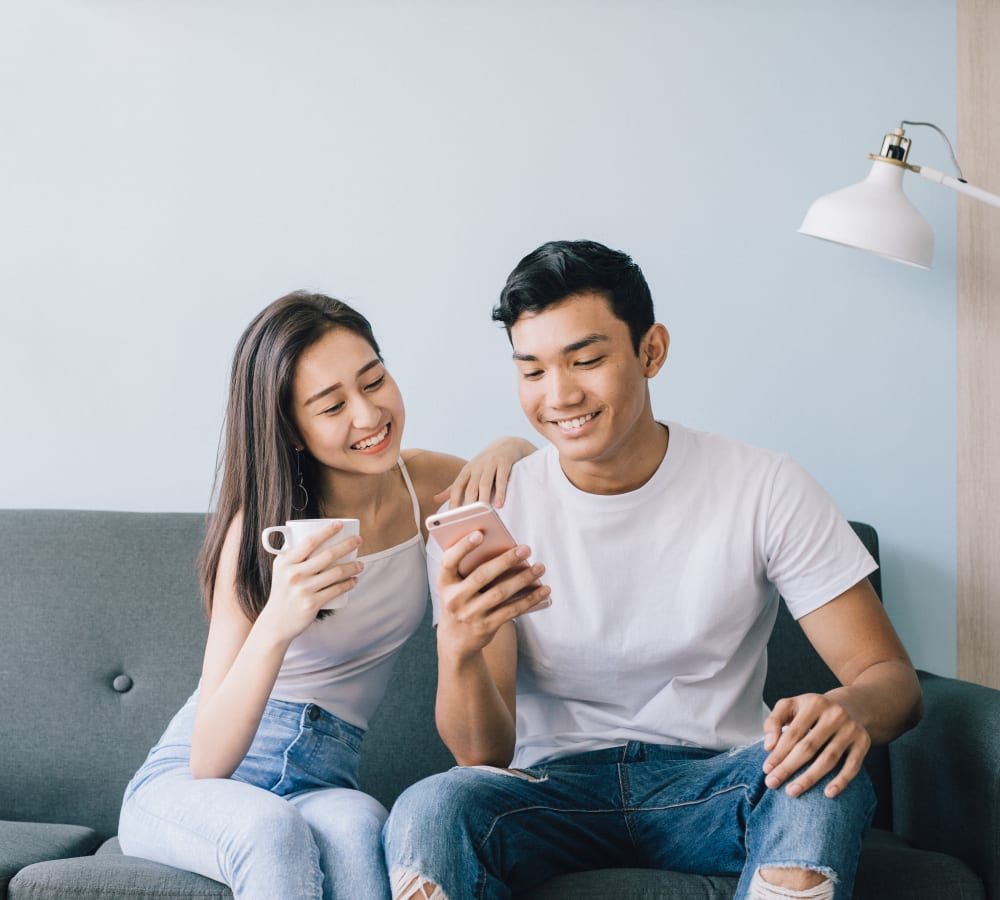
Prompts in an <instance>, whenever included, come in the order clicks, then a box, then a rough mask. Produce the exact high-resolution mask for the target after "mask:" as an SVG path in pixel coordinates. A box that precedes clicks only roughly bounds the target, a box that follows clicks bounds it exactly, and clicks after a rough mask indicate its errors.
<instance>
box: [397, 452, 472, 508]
mask: <svg viewBox="0 0 1000 900" xmlns="http://www.w3.org/2000/svg"><path fill="white" fill-rule="evenodd" d="M401 456H402V458H403V463H404V464H405V465H406V471H407V472H408V473H409V475H410V480H411V481H412V482H413V490H414V491H416V493H417V500H418V501H419V503H420V512H421V516H428V515H430V514H431V513H432V512H434V510H436V509H437V508H438V507H439V506H440V505H441V504H440V503H439V502H438V501H437V500H436V499H435V497H436V496H437V495H438V494H440V493H441V491H443V490H444V489H445V488H447V487H449V486H450V485H451V483H452V482H453V481H454V480H455V479H456V478H457V477H458V473H459V472H460V471H461V470H462V466H464V465H465V460H464V459H460V458H459V457H457V456H451V455H450V454H448V453H437V452H435V451H434V450H417V449H409V450H404V451H403V452H402V454H401Z"/></svg>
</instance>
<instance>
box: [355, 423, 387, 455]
mask: <svg viewBox="0 0 1000 900" xmlns="http://www.w3.org/2000/svg"><path fill="white" fill-rule="evenodd" d="M388 435H389V426H388V425H386V426H385V428H383V429H382V430H381V431H380V432H379V433H378V434H373V435H372V436H371V437H366V438H365V439H364V440H363V441H358V442H357V443H356V444H351V449H352V450H367V449H368V448H369V447H374V446H375V445H376V444H381V443H382V441H384V440H385V439H386V437H388Z"/></svg>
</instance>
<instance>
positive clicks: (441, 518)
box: [426, 503, 517, 578]
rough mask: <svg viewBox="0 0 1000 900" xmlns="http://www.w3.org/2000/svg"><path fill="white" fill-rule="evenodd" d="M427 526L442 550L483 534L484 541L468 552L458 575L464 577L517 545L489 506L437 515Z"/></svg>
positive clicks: (459, 507)
mask: <svg viewBox="0 0 1000 900" xmlns="http://www.w3.org/2000/svg"><path fill="white" fill-rule="evenodd" d="M426 525H427V533H428V534H429V535H430V536H431V537H433V538H434V540H436V541H437V542H438V544H439V545H440V546H441V548H442V549H443V550H447V549H448V548H449V547H452V546H454V545H455V544H456V543H457V542H458V541H460V540H461V539H462V538H463V537H465V536H466V535H467V534H470V533H471V532H473V531H481V532H482V533H483V542H482V543H481V544H480V545H479V546H478V547H475V548H474V549H473V550H471V551H469V553H467V554H466V555H465V557H464V558H463V559H462V562H461V563H460V564H459V567H458V574H459V575H461V576H462V577H463V578H464V577H465V576H466V575H468V574H469V573H470V572H471V571H472V570H473V569H475V568H476V567H477V566H480V565H482V563H484V562H486V561H487V560H490V559H493V557H494V556H499V555H500V554H501V553H503V552H504V551H506V550H512V549H513V548H514V547H516V546H517V543H516V541H515V540H514V538H513V537H511V534H510V532H509V531H508V530H507V526H506V525H504V523H503V522H502V521H501V519H500V516H499V515H497V511H496V510H495V509H494V508H493V507H492V506H490V505H489V504H488V503H469V504H468V505H466V506H458V507H456V508H455V509H449V510H448V511H447V512H442V513H436V514H435V515H433V516H428V517H427V520H426Z"/></svg>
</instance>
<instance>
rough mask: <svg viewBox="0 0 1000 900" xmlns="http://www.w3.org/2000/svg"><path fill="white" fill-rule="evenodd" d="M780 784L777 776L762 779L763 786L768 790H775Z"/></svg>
mask: <svg viewBox="0 0 1000 900" xmlns="http://www.w3.org/2000/svg"><path fill="white" fill-rule="evenodd" d="M780 783H781V782H779V781H778V776H777V775H768V776H767V778H765V779H764V784H766V785H767V786H768V787H769V788H776V787H777V786H778V785H779V784H780Z"/></svg>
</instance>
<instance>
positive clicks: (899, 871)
mask: <svg viewBox="0 0 1000 900" xmlns="http://www.w3.org/2000/svg"><path fill="white" fill-rule="evenodd" d="M736 882H737V879H736V878H726V877H723V876H707V875H683V874H681V873H679V872H660V871H657V870H654V869H602V870H599V871H594V872H576V873H574V874H571V875H560V876H559V877H558V878H553V879H552V880H551V881H549V882H547V883H546V884H544V885H542V886H541V887H539V888H536V889H535V890H533V891H529V892H528V893H526V894H521V895H519V900H606V898H608V897H614V898H616V900H732V897H733V894H734V893H735V892H736ZM887 897H906V898H908V900H924V898H926V900H941V898H942V897H947V898H949V900H986V891H985V890H984V888H983V883H982V881H980V880H979V878H978V877H977V876H976V875H975V873H974V872H973V871H972V870H971V869H970V868H969V867H968V866H966V865H965V864H964V863H963V862H962V861H961V860H959V859H956V858H955V857H953V856H946V855H945V854H943V853H931V852H929V851H924V850H917V849H915V848H913V847H911V846H910V845H909V844H907V843H906V842H905V841H903V840H902V839H901V838H899V837H897V836H896V835H894V834H892V833H891V832H888V831H882V830H880V829H873V830H872V831H871V832H870V833H869V835H868V837H867V838H866V839H865V843H864V846H863V847H862V850H861V859H860V860H859V864H858V874H857V878H856V879H855V882H854V900H886V898H887Z"/></svg>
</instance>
